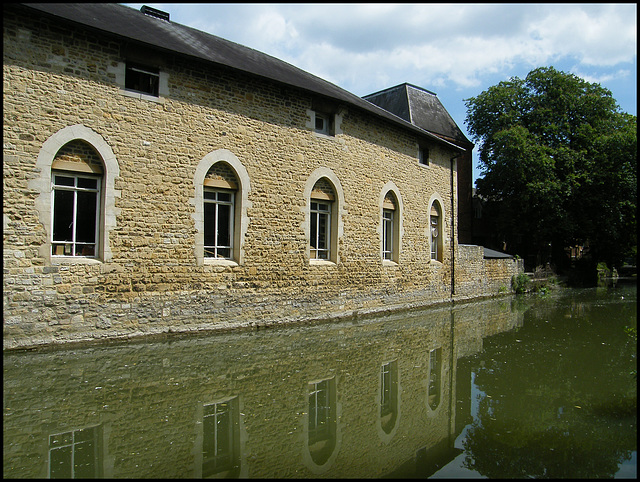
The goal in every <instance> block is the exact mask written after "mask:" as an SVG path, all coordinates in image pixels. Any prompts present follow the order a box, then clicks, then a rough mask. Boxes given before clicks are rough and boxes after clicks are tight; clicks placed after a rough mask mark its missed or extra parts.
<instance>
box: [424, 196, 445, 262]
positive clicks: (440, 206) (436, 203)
mask: <svg viewBox="0 0 640 482" xmlns="http://www.w3.org/2000/svg"><path fill="white" fill-rule="evenodd" d="M444 206H445V204H444V202H443V201H442V197H440V195H439V194H434V195H432V196H431V198H430V199H429V204H428V210H427V219H426V222H427V237H428V249H429V258H428V259H429V261H430V262H439V263H443V262H444V248H445V242H444V239H445V237H446V233H447V223H446V219H447V216H446V212H445V210H444ZM433 207H435V208H436V209H437V211H438V212H439V213H440V220H439V223H440V226H439V227H440V232H439V236H438V239H437V241H436V242H437V243H438V245H437V247H438V257H437V258H436V259H432V258H431V243H432V237H431V209H432V208H433Z"/></svg>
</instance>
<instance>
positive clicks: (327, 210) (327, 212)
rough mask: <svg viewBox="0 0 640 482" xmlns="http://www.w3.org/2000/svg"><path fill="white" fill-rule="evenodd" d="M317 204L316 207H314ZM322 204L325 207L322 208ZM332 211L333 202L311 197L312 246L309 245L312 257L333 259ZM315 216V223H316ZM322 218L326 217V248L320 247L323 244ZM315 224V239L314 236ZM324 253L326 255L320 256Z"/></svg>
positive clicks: (325, 259) (326, 259)
mask: <svg viewBox="0 0 640 482" xmlns="http://www.w3.org/2000/svg"><path fill="white" fill-rule="evenodd" d="M314 204H315V206H316V207H315V208H314ZM321 206H322V207H323V208H324V209H322V208H321ZM331 211H332V203H331V202H330V201H321V200H318V199H313V198H312V199H311V205H310V210H309V213H310V222H311V225H310V230H309V233H310V236H309V238H310V246H309V255H310V258H311V259H320V260H324V261H329V260H331ZM314 218H315V223H314ZM321 219H324V223H325V233H324V236H323V238H324V240H323V241H324V244H325V248H320V247H319V246H320V245H321V243H320V241H321V231H320V224H321ZM314 224H315V239H314V236H313V231H314ZM321 254H324V256H320V255H321Z"/></svg>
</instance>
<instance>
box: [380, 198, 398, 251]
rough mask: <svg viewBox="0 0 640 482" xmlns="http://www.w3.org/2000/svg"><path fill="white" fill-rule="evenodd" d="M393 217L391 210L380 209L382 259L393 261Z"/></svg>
mask: <svg viewBox="0 0 640 482" xmlns="http://www.w3.org/2000/svg"><path fill="white" fill-rule="evenodd" d="M394 217H395V216H394V211H393V210H391V209H383V210H382V259H383V260H387V261H393V248H394V246H393V244H394V243H393V238H394V236H395V229H394V222H395V220H394Z"/></svg>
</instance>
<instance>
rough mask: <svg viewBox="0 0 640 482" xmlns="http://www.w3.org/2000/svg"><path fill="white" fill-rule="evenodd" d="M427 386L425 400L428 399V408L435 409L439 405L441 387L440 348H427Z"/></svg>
mask: <svg viewBox="0 0 640 482" xmlns="http://www.w3.org/2000/svg"><path fill="white" fill-rule="evenodd" d="M428 367H429V388H428V392H427V400H429V408H430V409H431V410H437V408H438V406H439V405H440V397H441V391H442V390H441V388H442V386H441V385H442V348H434V349H432V350H429V363H428Z"/></svg>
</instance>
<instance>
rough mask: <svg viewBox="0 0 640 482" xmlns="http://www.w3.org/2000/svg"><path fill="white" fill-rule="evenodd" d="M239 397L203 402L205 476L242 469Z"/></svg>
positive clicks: (232, 473)
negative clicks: (204, 403) (208, 402)
mask: <svg viewBox="0 0 640 482" xmlns="http://www.w3.org/2000/svg"><path fill="white" fill-rule="evenodd" d="M239 412H240V410H239V408H238V397H233V398H231V399H229V400H224V401H221V402H216V403H210V404H207V405H204V406H203V416H202V432H203V434H202V435H203V437H202V477H212V476H216V477H237V476H238V475H239V473H240V430H239V427H240V422H239Z"/></svg>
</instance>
